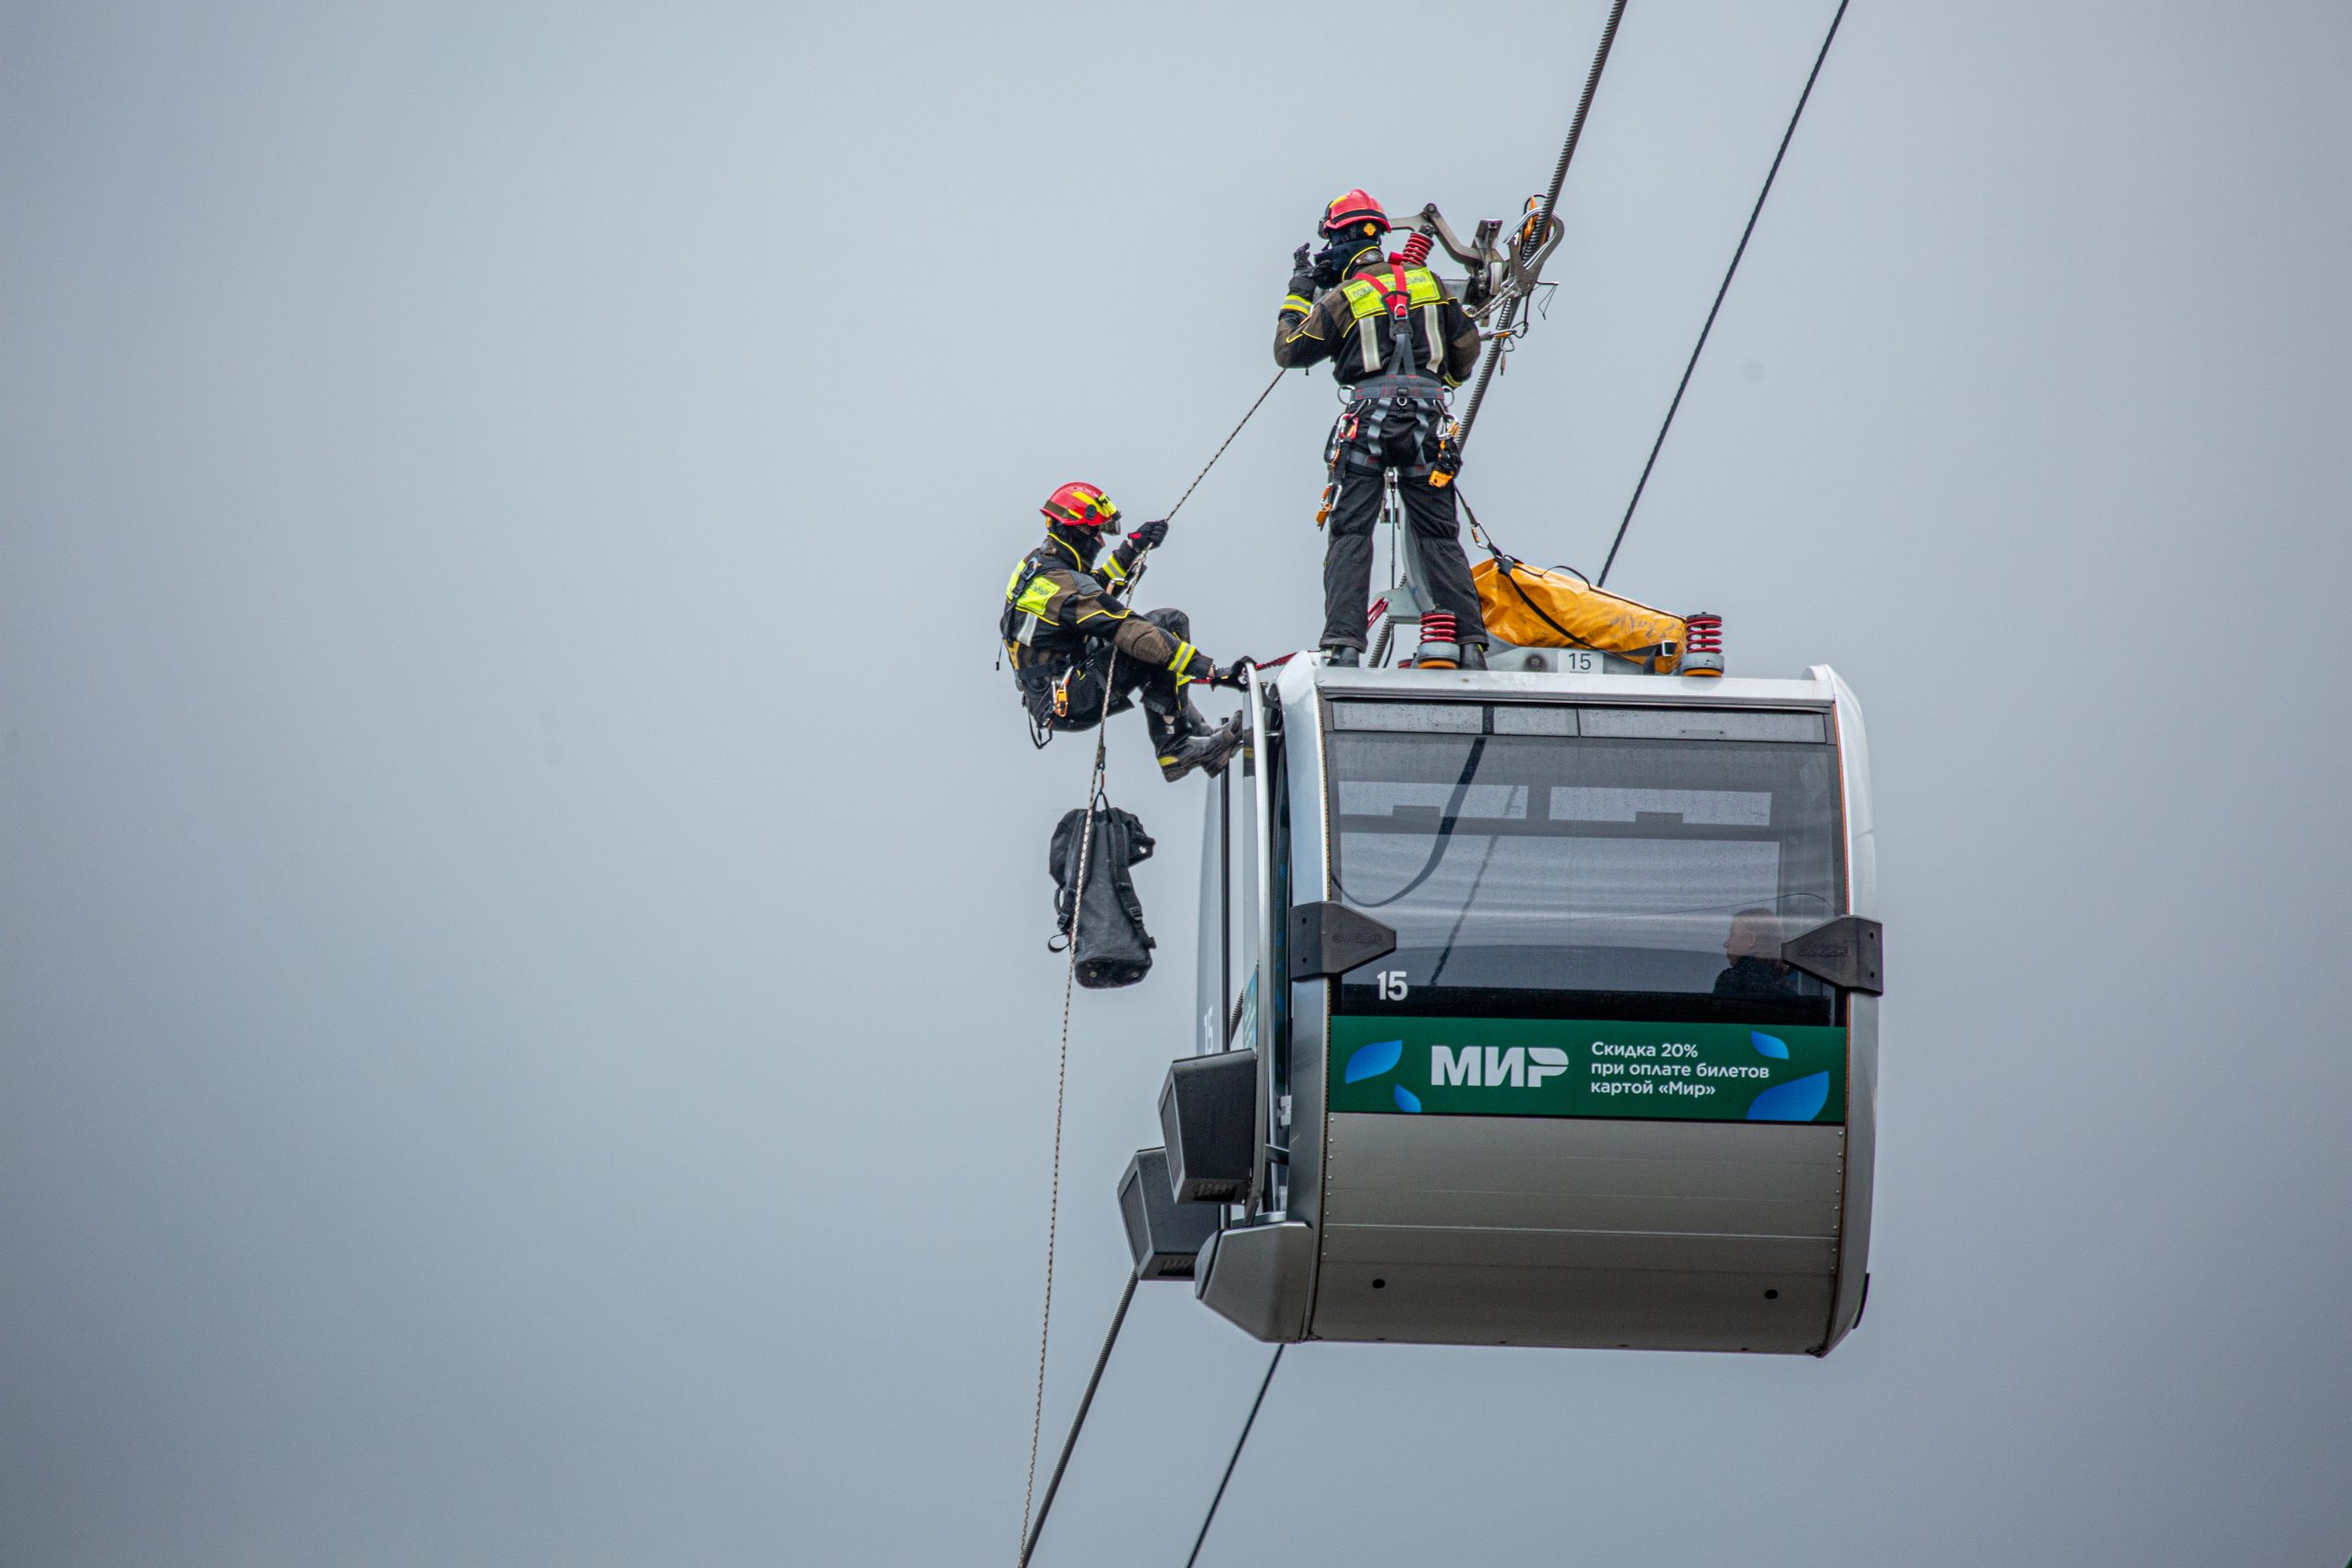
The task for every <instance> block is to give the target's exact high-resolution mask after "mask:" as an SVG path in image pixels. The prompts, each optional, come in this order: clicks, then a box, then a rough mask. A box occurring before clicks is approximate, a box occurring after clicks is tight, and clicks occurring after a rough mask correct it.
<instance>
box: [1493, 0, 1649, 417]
mask: <svg viewBox="0 0 2352 1568" xmlns="http://www.w3.org/2000/svg"><path fill="white" fill-rule="evenodd" d="M1624 15H1625V0H1611V5H1610V6H1609V19H1608V20H1607V21H1605V22H1603V23H1602V24H1601V26H1600V48H1599V49H1597V50H1595V51H1593V56H1592V69H1591V70H1590V71H1589V72H1587V73H1585V79H1584V96H1581V97H1579V98H1578V99H1577V112H1576V113H1575V115H1574V116H1572V117H1571V118H1569V120H1568V139H1567V141H1564V142H1562V143H1561V144H1560V161H1559V163H1558V164H1555V165H1554V166H1553V169H1552V186H1551V188H1550V189H1549V190H1547V191H1545V192H1544V210H1543V212H1542V213H1541V214H1540V215H1538V217H1537V219H1536V223H1535V227H1534V229H1533V231H1532V232H1533V233H1534V234H1535V235H1536V236H1537V237H1538V238H1539V239H1540V238H1541V237H1542V236H1543V235H1544V234H1546V233H1548V232H1550V231H1551V228H1552V209H1554V208H1555V207H1557V206H1558V205H1559V204H1560V186H1562V185H1564V184H1566V181H1567V177H1568V161H1569V160H1570V159H1572V158H1574V157H1575V156H1576V155H1577V141H1579V140H1581V139H1582V138H1583V136H1584V121H1585V116H1587V115H1588V114H1589V113H1591V112H1592V95H1593V93H1594V91H1595V90H1596V89H1597V88H1599V87H1600V70H1601V67H1602V66H1604V65H1607V64H1608V63H1609V47H1610V45H1611V44H1613V43H1615V42H1616V41H1617V23H1618V20H1619V19H1620V18H1621V17H1623V16H1624ZM1518 315H1519V296H1518V295H1516V294H1514V295H1512V296H1511V297H1510V299H1506V300H1504V301H1503V317H1502V321H1501V322H1500V323H1499V324H1498V326H1497V327H1496V329H1495V338H1494V341H1493V342H1491V343H1489V344H1487V357H1486V360H1485V362H1484V363H1482V364H1481V365H1480V366H1479V367H1478V380H1477V383H1476V385H1475V386H1473V387H1472V388H1471V389H1470V401H1469V404H1468V406H1467V407H1465V408H1464V410H1463V411H1462V434H1461V435H1460V436H1459V437H1457V439H1458V440H1459V441H1460V442H1461V443H1463V444H1464V445H1465V446H1466V445H1467V444H1468V443H1469V440H1470V426H1471V425H1472V424H1473V423H1476V421H1477V418H1478V405H1479V404H1480V403H1482V402H1485V401H1486V400H1487V383H1488V382H1489V381H1492V380H1493V379H1494V378H1495V367H1496V366H1498V365H1499V364H1501V363H1502V357H1503V345H1504V342H1505V340H1507V339H1508V338H1509V336H1510V328H1511V322H1512V321H1515V320H1516V319H1517V318H1518Z"/></svg>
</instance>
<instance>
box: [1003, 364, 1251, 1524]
mask: <svg viewBox="0 0 2352 1568" xmlns="http://www.w3.org/2000/svg"><path fill="white" fill-rule="evenodd" d="M1282 378H1283V372H1282V371H1280V370H1277V371H1275V372H1274V378H1273V380H1272V381H1268V382H1267V383H1266V386H1265V389H1264V390H1263V391H1261V392H1260V393H1259V394H1258V400H1257V401H1256V402H1253V403H1251V404H1250V408H1249V412H1246V413H1244V414H1243V415H1242V416H1241V418H1240V420H1239V421H1238V423H1236V424H1235V425H1234V427H1233V428H1232V429H1231V430H1229V431H1227V433H1226V436H1225V439H1224V440H1223V441H1221V442H1219V443H1217V448H1216V451H1214V452H1212V453H1210V454H1209V460H1208V461H1207V462H1205V463H1203V464H1202V465H1201V471H1200V472H1199V473H1197V474H1194V475H1193V482H1192V483H1191V484H1188V485H1186V486H1185V487H1184V493H1183V494H1182V495H1180V496H1178V497H1177V498H1176V504H1175V505H1173V506H1171V507H1170V508H1169V509H1168V515H1169V516H1170V517H1173V516H1175V515H1176V513H1179V512H1182V510H1183V509H1184V503H1185V502H1188V501H1190V500H1192V499H1193V491H1196V490H1198V489H1200V488H1201V481H1202V480H1203V479H1206V478H1208V475H1209V470H1210V469H1211V468H1216V461H1217V459H1218V458H1219V457H1224V456H1225V452H1226V448H1227V447H1228V446H1232V445H1233V442H1234V438H1235V437H1236V436H1238V435H1239V434H1241V431H1242V427H1243V426H1244V425H1247V424H1248V423H1250V420H1252V419H1254V418H1256V417H1257V413H1258V411H1259V410H1260V409H1261V408H1262V407H1264V406H1265V402H1266V400H1267V399H1268V398H1269V397H1272V395H1273V390H1274V387H1275V385H1276V383H1278V382H1280V381H1281V380H1282ZM1150 562H1151V552H1150V551H1149V550H1148V549H1146V550H1145V551H1143V552H1142V553H1141V554H1140V555H1138V556H1137V557H1136V569H1135V570H1134V571H1133V572H1132V573H1130V574H1129V576H1128V578H1127V595H1128V597H1129V598H1130V599H1132V598H1133V597H1134V596H1135V592H1136V589H1137V588H1140V587H1141V586H1142V585H1143V572H1144V568H1145V567H1147V566H1148V565H1149V564H1150ZM1118 661H1119V654H1118V651H1117V649H1113V650H1112V653H1111V660H1110V662H1109V663H1108V664H1106V665H1104V667H1103V716H1102V717H1101V718H1100V719H1098V720H1096V721H1095V726H1094V773H1093V776H1092V778H1091V780H1090V781H1089V783H1088V786H1087V791H1086V819H1085V821H1084V822H1083V823H1082V824H1081V825H1080V829H1079V840H1078V880H1077V882H1076V883H1075V884H1073V891H1072V893H1071V895H1070V906H1069V970H1068V971H1067V973H1065V974H1064V975H1063V976H1062V1042H1061V1055H1060V1059H1059V1063H1058V1065H1057V1066H1056V1068H1055V1070H1054V1175H1053V1193H1052V1196H1051V1197H1050V1198H1049V1199H1048V1200H1047V1201H1046V1309H1045V1314H1044V1317H1043V1321H1042V1322H1040V1323H1039V1325H1038V1326H1037V1397H1036V1401H1035V1404H1034V1405H1033V1407H1032V1409H1031V1411H1030V1416H1029V1478H1028V1479H1027V1480H1026V1481H1024V1482H1023V1483H1022V1487H1021V1551H1020V1556H1019V1558H1018V1559H1017V1562H1019V1563H1020V1564H1023V1565H1024V1568H1025V1564H1026V1563H1027V1562H1028V1561H1029V1552H1030V1549H1031V1547H1032V1546H1033V1545H1034V1544H1035V1542H1034V1540H1032V1536H1031V1530H1030V1523H1031V1512H1032V1508H1033V1506H1034V1505H1035V1500H1036V1495H1037V1444H1038V1440H1039V1438H1041V1437H1042V1436H1043V1435H1044V1432H1045V1427H1046V1353H1047V1351H1048V1349H1049V1348H1051V1346H1052V1344H1053V1334H1054V1242H1055V1240H1056V1238H1057V1235H1059V1233H1060V1230H1061V1213H1062V1115H1063V1111H1064V1110H1065V1108H1066V1107H1067V1105H1068V1102H1069V1004H1070V995H1071V992H1072V991H1073V990H1074V989H1075V987H1077V984H1078V931H1079V926H1080V921H1081V919H1083V917H1084V915H1085V912H1086V865H1087V861H1088V859H1089V858H1090V856H1091V854H1092V852H1093V849H1094V808H1095V806H1096V805H1097V804H1098V803H1100V802H1101V801H1102V799H1103V773H1104V771H1105V770H1106V767H1107V765H1108V763H1109V761H1110V756H1109V752H1110V738H1111V698H1112V696H1113V694H1114V692H1115V691H1116V689H1117V688H1116V684H1115V682H1113V681H1112V680H1111V678H1110V677H1111V672H1112V671H1114V670H1115V669H1116V668H1117V665H1118ZM1127 1289H1128V1291H1129V1292H1133V1291H1134V1289H1135V1281H1134V1280H1133V1279H1130V1280H1128V1282H1127ZM1126 1314H1127V1306H1126V1303H1125V1301H1122V1302H1121V1303H1119V1318H1118V1320H1117V1321H1114V1323H1113V1324H1112V1325H1111V1337H1112V1338H1114V1339H1115V1338H1117V1337H1118V1333H1119V1323H1120V1322H1124V1321H1125V1318H1126ZM1110 1354H1111V1347H1110V1344H1109V1342H1108V1341H1105V1342H1104V1344H1103V1358H1104V1359H1106V1360H1107V1359H1109V1357H1110ZM1094 1375H1095V1377H1096V1378H1097V1379H1098V1380H1099V1379H1100V1378H1101V1377H1102V1375H1103V1367H1102V1363H1101V1362H1099V1361H1098V1362H1097V1363H1096V1364H1095V1368H1094ZM1262 1396H1263V1391H1261V1397H1262ZM1093 1398H1094V1384H1093V1383H1091V1382H1090V1383H1088V1384H1087V1386H1086V1399H1087V1402H1088V1403H1091V1401H1092V1400H1093ZM1085 1419H1086V1408H1085V1404H1080V1407H1079V1415H1078V1420H1079V1423H1080V1424H1082V1423H1083V1422H1084V1421H1085ZM1069 1440H1070V1442H1071V1443H1075V1442H1077V1440H1078V1427H1077V1426H1076V1425H1073V1426H1072V1427H1070V1435H1069ZM1068 1463H1069V1447H1068V1446H1067V1445H1066V1446H1065V1447H1064V1448H1063V1450H1062V1458H1061V1465H1067V1464H1068ZM1061 1465H1057V1466H1056V1467H1055V1470H1054V1478H1053V1481H1052V1482H1051V1483H1048V1484H1047V1486H1046V1504H1047V1506H1051V1505H1052V1502H1053V1494H1054V1489H1055V1487H1057V1486H1058V1485H1059V1484H1060V1483H1061ZM1036 1523H1037V1524H1038V1525H1040V1526H1042V1525H1043V1524H1044V1523H1045V1516H1044V1514H1043V1513H1042V1511H1041V1512H1038V1513H1037V1515H1036Z"/></svg>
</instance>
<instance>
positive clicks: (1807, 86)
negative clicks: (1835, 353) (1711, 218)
mask: <svg viewBox="0 0 2352 1568" xmlns="http://www.w3.org/2000/svg"><path fill="white" fill-rule="evenodd" d="M1845 19H1846V0H1838V14H1837V15H1836V16H1834V17H1830V18H1829V31H1828V32H1827V33H1826V34H1825V35H1824V36H1823V38H1822V40H1821V52H1820V53H1819V54H1816V55H1815V56H1814V57H1813V70H1812V71H1811V72H1810V73H1808V74H1807V75H1806V77H1805V79H1804V92H1802V93H1799V94H1798V95H1797V107H1796V112H1795V113H1794V114H1792V115H1791V116H1789V129H1788V130H1784V131H1782V132H1781V150H1780V151H1779V152H1775V153H1773V154H1772V166H1771V168H1770V169H1769V170H1767V171H1766V172H1765V175H1764V188H1763V189H1762V190H1759V191H1758V192H1757V193H1756V206H1755V208H1754V209H1753V210H1751V211H1750V212H1749V213H1748V215H1747V228H1745V229H1742V230H1741V231H1739V245H1738V248H1737V249H1736V250H1734V251H1733V252H1732V254H1731V265H1729V266H1727V267H1725V268H1724V280H1723V284H1722V286H1721V287H1720V288H1717V289H1716V290H1715V302H1714V303H1713V305H1710V306H1708V307H1707V322H1706V325H1704V326H1702V327H1701V328H1700V329H1699V341H1698V342H1697V343H1696V344H1692V345H1691V362H1690V363H1689V364H1688V365H1685V366H1684V367H1682V380H1681V382H1680V383H1679V385H1677V386H1676V387H1675V389H1674V400H1673V401H1672V402H1670V403H1668V404H1667V405H1666V423H1663V424H1661V425H1659V426H1658V427H1657V440H1656V441H1653V442H1651V443H1650V456H1649V461H1647V462H1645V463H1644V464H1643V465H1642V477H1641V479H1639V480H1638V481H1637V482H1636V483H1635V484H1634V499H1633V500H1631V501H1629V502H1626V503H1625V516H1624V519H1623V521H1622V522H1620V523H1619V524H1618V525H1617V536H1616V537H1615V538H1614V539H1611V541H1610V542H1609V558H1608V559H1606V560H1604V561H1602V562H1601V563H1600V576H1599V577H1597V578H1595V579H1593V583H1592V585H1593V586H1594V587H1595V588H1602V587H1606V586H1607V585H1608V582H1609V569H1610V568H1611V567H1612V566H1615V565H1616V564H1617V547H1619V546H1620V545H1623V543H1624V542H1625V530H1626V529H1628V528H1630V527H1632V526H1633V525H1634V508H1635V507H1636V506H1639V505H1640V504H1641V503H1642V491H1645V490H1646V489H1648V488H1649V482H1650V470H1651V469H1652V468H1657V455H1658V452H1659V450H1660V449H1661V448H1663V447H1664V446H1666V433H1667V432H1668V431H1669V430H1672V429H1673V428H1674V413H1675V411H1676V410H1677V409H1679V408H1680V407H1681V406H1682V394H1683V393H1685V392H1687V391H1689V390H1690V389H1691V372H1692V371H1693V370H1696V369H1697V368H1699V355H1701V354H1702V353H1704V352H1705V351H1706V347H1707V334H1708V333H1711V332H1713V331H1714V330H1715V314H1716V312H1717V311H1719V310H1722V309H1723V308H1724V295H1726V294H1728V293H1730V292H1731V280H1732V278H1733V276H1735V275H1736V274H1737V273H1738V271H1739V258H1740V257H1742V256H1744V255H1746V254H1747V241H1748V237H1749V236H1750V235H1752V234H1754V233H1755V232H1756V220H1758V218H1761V217H1763V216H1764V198H1765V197H1768V196H1770V195H1771V194H1772V182H1773V181H1774V180H1776V179H1778V178H1779V177H1780V175H1781V159H1783V158H1785V157H1787V156H1788V155H1789V141H1790V139H1791V138H1792V137H1794V136H1795V135H1796V133H1797V121H1799V120H1801V119H1803V118H1804V106H1805V102H1806V100H1807V99H1809V98H1811V97H1812V96H1813V85H1814V84H1815V82H1817V81H1819V80H1820V79H1821V65H1822V62H1824V61H1826V60H1827V59H1828V58H1829V46H1830V45H1831V44H1833V43H1835V42H1837V41H1838V23H1840V22H1842V21H1844V20H1845Z"/></svg>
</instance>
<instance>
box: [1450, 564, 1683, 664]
mask: <svg viewBox="0 0 2352 1568" xmlns="http://www.w3.org/2000/svg"><path fill="white" fill-rule="evenodd" d="M1470 580H1471V581H1473V582H1475V583H1476V584H1477V586H1478V607H1479V609H1480V610H1481V611H1483V612H1484V613H1485V615H1486V617H1487V631H1489V632H1491V633H1493V634H1494V635H1495V636H1496V637H1499V638H1501V639H1502V640H1503V641H1505V642H1507V643H1510V644H1511V645H1512V646H1513V647H1516V648H1596V649H1600V651H1601V652H1603V653H1613V654H1616V655H1617V656H1618V657H1620V658H1622V659H1631V660H1635V661H1637V662H1638V663H1640V664H1642V665H1644V666H1645V667H1646V668H1647V669H1648V670H1649V671H1650V672H1651V673H1652V674H1656V675H1671V674H1673V673H1674V671H1675V668H1676V666H1678V665H1679V664H1680V663H1681V661H1682V651H1683V645H1684V644H1685V643H1686V642H1687V641H1688V640H1689V637H1690V627H1689V626H1688V625H1687V624H1686V623H1685V622H1684V620H1683V618H1682V617H1681V616H1680V615H1668V614H1667V613H1666V612H1665V611H1664V610H1656V609H1652V608H1651V607H1650V606H1649V605H1647V604H1638V603H1636V602H1635V601H1634V600H1631V599H1626V598H1623V597H1621V596H1619V595H1617V594H1615V593H1611V592H1609V591H1608V590H1607V589H1605V588H1595V587H1594V586H1593V585H1592V584H1591V583H1589V582H1587V581H1585V580H1584V579H1582V578H1580V577H1577V576H1576V575H1575V574H1574V573H1572V572H1566V571H1553V570H1546V569H1544V568H1543V567H1540V566H1530V565H1528V564H1527V563H1526V562H1525V561H1519V560H1513V559H1511V558H1510V557H1509V556H1494V557H1490V558H1487V559H1486V560H1483V561H1480V562H1479V563H1478V564H1477V565H1476V566H1474V567H1472V568H1471V569H1470Z"/></svg>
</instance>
